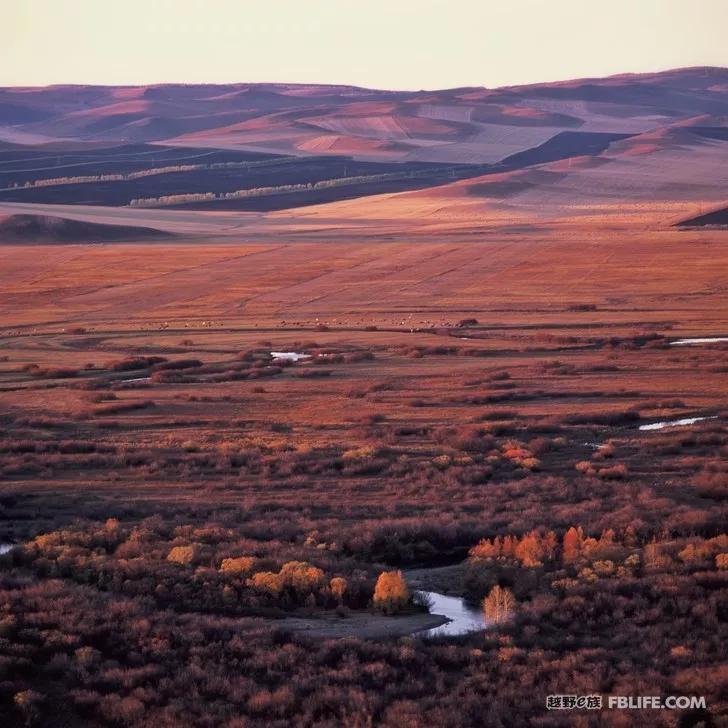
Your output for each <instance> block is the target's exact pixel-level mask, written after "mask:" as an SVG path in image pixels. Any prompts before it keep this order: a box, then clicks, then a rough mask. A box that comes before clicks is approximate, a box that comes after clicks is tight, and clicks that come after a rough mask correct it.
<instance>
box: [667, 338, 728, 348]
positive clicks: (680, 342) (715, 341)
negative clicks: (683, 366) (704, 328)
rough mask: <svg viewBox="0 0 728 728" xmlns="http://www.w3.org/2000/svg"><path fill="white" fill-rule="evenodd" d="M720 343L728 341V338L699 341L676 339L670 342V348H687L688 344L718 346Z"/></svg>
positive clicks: (702, 339)
mask: <svg viewBox="0 0 728 728" xmlns="http://www.w3.org/2000/svg"><path fill="white" fill-rule="evenodd" d="M721 341H728V336H712V337H707V338H700V339H678V340H677V341H671V342H670V346H688V345H689V344H718V343H720V342H721Z"/></svg>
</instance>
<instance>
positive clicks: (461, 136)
mask: <svg viewBox="0 0 728 728" xmlns="http://www.w3.org/2000/svg"><path fill="white" fill-rule="evenodd" d="M696 117H701V118H702V121H701V124H702V126H704V127H707V128H709V129H712V128H716V127H724V126H725V125H726V123H727V122H726V119H728V69H725V68H711V67H706V68H686V69H677V70H673V71H665V72H663V73H652V74H644V75H621V76H613V77H609V78H603V79H580V80H573V81H563V82H559V83H545V84H535V85H530V86H519V87H509V88H500V89H486V88H477V87H476V88H457V89H444V90H437V91H417V92H398V91H382V90H375V89H364V88H357V87H352V86H325V85H291V84H245V83H240V84H225V85H205V84H191V85H184V84H167V85H159V86H50V87H45V88H2V89H0V141H6V142H13V143H19V144H42V143H53V142H56V143H57V142H58V140H61V139H65V140H73V141H75V142H78V141H79V140H80V141H85V142H89V141H93V142H99V141H104V142H110V141H111V142H121V143H131V142H133V143H137V142H165V143H169V142H173V143H175V144H185V145H189V146H195V147H200V146H210V147H221V148H235V149H238V150H241V149H246V150H251V151H260V152H269V153H270V152H273V153H282V154H298V155H306V154H311V153H313V154H322V153H325V154H330V155H340V154H344V155H354V156H357V157H358V158H360V159H378V160H385V159H386V160H390V161H405V160H406V161H427V162H446V163H460V164H462V163H468V164H485V163H494V162H499V161H501V160H503V159H505V158H506V157H509V156H511V155H514V154H517V153H518V152H522V151H525V150H527V149H532V148H534V147H537V146H539V145H541V144H544V143H545V142H546V141H548V140H549V139H551V138H553V137H554V136H555V135H556V134H558V133H560V132H564V131H575V130H578V131H581V132H589V133H594V132H596V133H606V134H638V133H643V132H648V131H651V130H654V129H657V128H660V127H662V126H666V125H671V124H674V123H676V122H680V121H683V120H687V119H694V118H696ZM710 133H716V132H710ZM717 133H718V134H720V133H719V132H717Z"/></svg>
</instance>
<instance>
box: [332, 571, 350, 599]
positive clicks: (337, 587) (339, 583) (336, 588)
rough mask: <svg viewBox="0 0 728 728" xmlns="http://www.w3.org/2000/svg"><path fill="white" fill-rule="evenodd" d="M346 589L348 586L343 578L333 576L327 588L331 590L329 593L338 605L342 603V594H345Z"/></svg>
mask: <svg viewBox="0 0 728 728" xmlns="http://www.w3.org/2000/svg"><path fill="white" fill-rule="evenodd" d="M348 587H349V585H348V583H347V581H346V579H344V577H343V576H335V577H334V578H333V579H332V580H331V581H330V582H329V588H330V589H331V593H332V594H333V596H334V598H335V599H336V601H337V602H338V603H339V604H341V603H342V602H343V601H344V594H345V593H346V590H347V589H348Z"/></svg>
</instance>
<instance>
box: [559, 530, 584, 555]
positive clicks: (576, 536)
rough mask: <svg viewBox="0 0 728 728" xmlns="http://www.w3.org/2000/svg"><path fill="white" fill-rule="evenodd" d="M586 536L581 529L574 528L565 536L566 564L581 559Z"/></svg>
mask: <svg viewBox="0 0 728 728" xmlns="http://www.w3.org/2000/svg"><path fill="white" fill-rule="evenodd" d="M583 541H584V534H583V532H582V530H581V528H579V529H576V528H574V527H573V526H572V527H571V528H570V529H569V530H568V531H567V532H566V533H565V534H564V541H563V551H564V563H566V564H570V563H572V562H574V561H576V559H578V558H579V556H580V554H581V547H582V542H583Z"/></svg>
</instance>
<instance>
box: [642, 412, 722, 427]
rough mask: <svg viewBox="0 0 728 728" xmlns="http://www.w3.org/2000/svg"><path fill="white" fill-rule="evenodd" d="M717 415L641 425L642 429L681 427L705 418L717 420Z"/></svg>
mask: <svg viewBox="0 0 728 728" xmlns="http://www.w3.org/2000/svg"><path fill="white" fill-rule="evenodd" d="M715 419H717V417H716V416H715V415H714V416H713V417H683V419H681V420H667V421H666V422H653V423H652V424H651V425H640V430H662V429H664V428H665V427H681V426H682V425H694V424H695V423H696V422H702V421H703V420H715Z"/></svg>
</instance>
